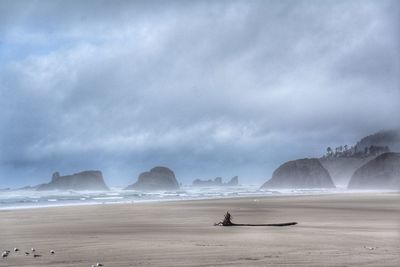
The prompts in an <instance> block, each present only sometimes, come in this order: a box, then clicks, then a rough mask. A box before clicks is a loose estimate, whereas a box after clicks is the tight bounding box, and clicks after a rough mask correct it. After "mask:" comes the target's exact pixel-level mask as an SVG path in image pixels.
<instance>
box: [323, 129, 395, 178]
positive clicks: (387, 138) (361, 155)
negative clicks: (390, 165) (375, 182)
mask: <svg viewBox="0 0 400 267" xmlns="http://www.w3.org/2000/svg"><path fill="white" fill-rule="evenodd" d="M387 152H400V131H399V130H387V131H379V132H377V133H374V134H371V135H368V136H366V137H364V138H362V139H361V140H360V141H358V142H357V143H356V144H355V145H352V146H347V145H344V146H338V147H336V148H330V147H328V148H327V154H326V155H324V156H323V157H321V158H320V159H319V160H320V162H321V164H322V166H324V168H325V169H326V170H327V171H328V172H329V174H330V175H331V177H332V180H333V181H334V182H335V184H336V185H338V186H347V185H348V183H349V181H350V178H351V176H352V175H353V173H354V172H355V171H356V170H357V169H358V168H360V167H361V166H363V165H364V164H366V163H367V162H369V161H370V160H372V159H374V158H376V157H377V156H379V155H381V154H383V153H387Z"/></svg>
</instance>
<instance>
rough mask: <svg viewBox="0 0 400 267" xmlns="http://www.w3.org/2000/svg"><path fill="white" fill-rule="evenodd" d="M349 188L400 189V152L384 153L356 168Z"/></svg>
mask: <svg viewBox="0 0 400 267" xmlns="http://www.w3.org/2000/svg"><path fill="white" fill-rule="evenodd" d="M348 188H349V189H388V190H399V189H400V153H392V152H389V153H384V154H382V155H380V156H378V157H376V158H375V159H373V160H371V161H369V162H368V163H366V164H365V165H363V166H362V167H360V168H359V169H357V170H356V171H355V172H354V174H353V176H352V177H351V180H350V182H349V185H348Z"/></svg>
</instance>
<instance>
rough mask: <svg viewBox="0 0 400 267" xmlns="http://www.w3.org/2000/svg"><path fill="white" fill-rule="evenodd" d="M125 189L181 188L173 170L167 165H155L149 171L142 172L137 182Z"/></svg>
mask: <svg viewBox="0 0 400 267" xmlns="http://www.w3.org/2000/svg"><path fill="white" fill-rule="evenodd" d="M125 189H127V190H131V189H135V190H177V189H179V184H178V181H177V180H176V178H175V174H174V172H173V171H172V170H170V169H168V168H167V167H154V168H153V169H151V170H150V171H149V172H143V173H141V174H140V175H139V178H138V180H137V182H136V183H134V184H132V185H130V186H128V187H127V188H125Z"/></svg>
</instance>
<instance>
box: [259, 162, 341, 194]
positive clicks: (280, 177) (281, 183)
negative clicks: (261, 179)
mask: <svg viewBox="0 0 400 267" xmlns="http://www.w3.org/2000/svg"><path fill="white" fill-rule="evenodd" d="M261 188H335V185H334V183H333V181H332V179H331V177H330V175H329V173H328V171H327V170H326V169H325V168H324V167H323V166H322V165H321V163H320V162H319V160H318V159H315V158H311V159H308V158H306V159H298V160H293V161H288V162H286V163H284V164H282V165H281V166H279V167H278V168H277V169H276V170H275V171H274V172H273V174H272V178H271V179H270V180H268V181H267V182H266V183H264V184H263V185H262V187H261Z"/></svg>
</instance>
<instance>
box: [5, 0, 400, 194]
mask: <svg viewBox="0 0 400 267" xmlns="http://www.w3.org/2000/svg"><path fill="white" fill-rule="evenodd" d="M0 5H3V6H1V7H0V10H1V11H0V12H2V13H1V14H0V25H3V26H0V37H1V39H0V40H1V43H0V51H5V52H3V53H2V52H0V106H1V107H2V113H1V114H0V128H1V129H2V134H1V135H0V147H1V148H2V149H1V151H0V185H1V184H5V185H22V184H25V183H31V184H35V183H38V182H43V181H45V180H47V179H48V178H49V177H50V174H51V173H52V172H53V171H55V170H60V171H61V172H62V173H68V172H74V171H79V170H81V169H93V168H94V169H97V168H98V169H101V170H103V171H104V173H105V175H106V178H107V180H108V182H109V183H111V184H116V185H126V184H128V183H130V182H132V181H133V180H135V179H136V176H137V174H138V173H139V172H141V171H143V170H146V169H149V168H150V167H152V166H154V165H160V164H161V165H167V166H170V167H171V168H173V169H174V170H175V172H176V173H177V175H178V178H180V180H181V181H183V182H190V181H191V180H192V179H194V178H199V177H201V178H206V177H213V176H217V175H223V176H233V175H236V174H239V175H240V176H242V177H243V179H244V180H245V181H248V182H261V181H264V180H266V179H267V178H269V175H270V174H271V172H272V171H273V169H274V168H275V167H276V166H278V165H279V164H280V163H282V162H283V161H285V160H288V159H292V158H296V157H307V156H318V155H320V154H321V153H323V151H324V150H325V147H326V146H328V145H332V144H333V145H335V144H343V143H349V142H355V141H357V140H358V139H359V138H360V137H362V136H364V135H366V134H370V133H372V132H374V131H377V130H379V129H382V128H395V127H399V121H400V118H399V115H398V114H400V105H399V99H400V91H399V77H400V76H399V47H400V45H399V35H398V26H397V25H398V24H397V23H396V22H398V20H399V4H398V3H397V2H396V1H379V2H378V1H338V2H326V3H321V2H319V1H317V2H314V1H251V2H248V1H229V2H228V1H226V2H225V1H220V2H209V1H197V2H187V1H176V2H165V1H143V2H137V1H135V2H133V1H118V2H117V3H114V2H113V3H112V4H111V2H108V1H105V2H101V1H80V2H79V3H78V2H74V1H73V2H65V1H26V2H20V1H18V2H14V1H10V2H8V1H3V2H1V4H0ZM0 187H1V186H0Z"/></svg>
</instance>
